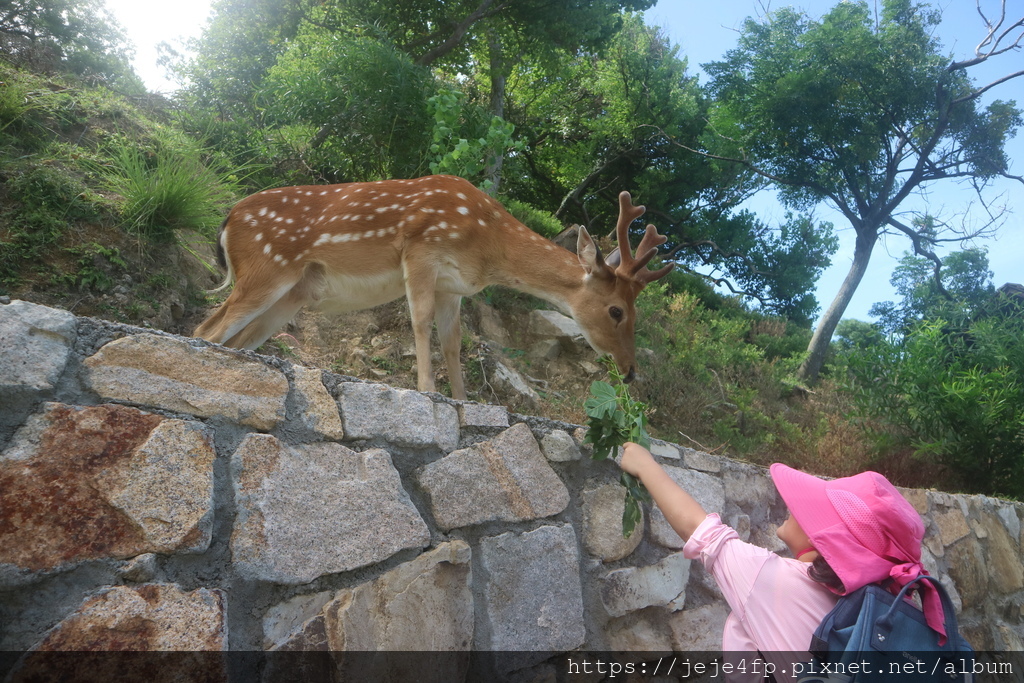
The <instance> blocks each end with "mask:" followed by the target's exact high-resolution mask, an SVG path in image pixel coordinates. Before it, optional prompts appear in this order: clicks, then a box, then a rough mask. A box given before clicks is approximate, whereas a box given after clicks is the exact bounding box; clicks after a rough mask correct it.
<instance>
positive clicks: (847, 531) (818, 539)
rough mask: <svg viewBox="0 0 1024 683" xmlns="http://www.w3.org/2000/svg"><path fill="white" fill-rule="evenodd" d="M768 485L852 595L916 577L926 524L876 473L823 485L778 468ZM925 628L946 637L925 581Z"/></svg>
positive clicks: (936, 600) (935, 595) (933, 595)
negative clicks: (871, 586) (890, 581)
mask: <svg viewBox="0 0 1024 683" xmlns="http://www.w3.org/2000/svg"><path fill="white" fill-rule="evenodd" d="M771 475H772V480H773V481H774V482H775V487H776V488H777V489H778V490H779V494H780V495H781V496H782V499H783V500H784V501H785V502H786V505H787V506H788V507H789V511H790V513H792V515H793V518H794V519H796V522H797V524H799V525H800V528H802V529H803V530H804V532H805V533H806V534H807V536H808V537H809V538H810V539H811V543H812V544H813V545H814V549H815V550H817V551H818V552H819V553H820V554H821V556H822V557H824V558H825V561H826V562H828V564H829V566H830V567H832V569H833V570H834V571H835V573H836V575H837V576H839V579H840V580H841V581H842V582H843V585H844V586H845V588H846V592H847V593H850V592H852V591H855V590H857V589H858V588H860V587H861V586H864V585H867V584H869V583H876V582H879V581H883V580H885V579H890V578H891V579H893V580H894V581H895V582H896V585H897V586H903V585H904V584H906V583H907V582H909V581H910V580H912V579H914V578H916V577H917V576H918V575H920V574H927V573H928V572H926V571H925V569H924V567H923V566H922V565H921V539H922V538H923V537H924V524H923V523H922V522H921V516H920V515H919V514H918V513H917V510H915V509H914V508H913V506H912V505H911V504H910V503H909V502H907V499H906V498H904V497H903V496H902V495H901V494H900V492H899V491H897V490H896V487H895V486H893V485H892V484H891V483H889V480H888V479H886V478H885V477H883V476H882V475H881V474H879V473H877V472H861V473H860V474H856V475H854V476H852V477H843V478H841V479H832V480H829V481H826V480H824V479H819V478H818V477H815V476H812V475H810V474H805V473H803V472H800V471H799V470H795V469H793V468H792V467H788V466H786V465H783V464H781V463H775V464H774V465H772V466H771ZM923 586H924V587H923V588H922V591H923V595H922V600H923V602H924V612H925V617H926V618H927V621H928V625H929V626H930V627H931V628H932V629H933V630H935V631H938V632H939V633H940V634H942V635H943V636H945V628H944V627H943V614H942V605H941V601H940V599H939V596H938V593H937V591H935V589H934V587H933V586H932V585H931V584H930V583H928V582H923Z"/></svg>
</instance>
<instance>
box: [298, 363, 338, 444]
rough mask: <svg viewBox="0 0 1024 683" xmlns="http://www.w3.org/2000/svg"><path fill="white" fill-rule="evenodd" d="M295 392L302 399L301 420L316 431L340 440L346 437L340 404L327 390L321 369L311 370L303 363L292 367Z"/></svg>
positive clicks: (300, 407) (300, 406)
mask: <svg viewBox="0 0 1024 683" xmlns="http://www.w3.org/2000/svg"><path fill="white" fill-rule="evenodd" d="M292 372H293V374H294V377H295V379H294V386H295V393H296V395H297V396H298V398H299V400H300V405H299V421H300V422H302V423H303V424H304V425H306V426H307V427H308V428H309V429H312V430H313V431H314V432H316V433H318V434H320V435H322V436H325V437H327V438H328V439H336V440H338V441H340V440H342V439H344V438H345V428H344V426H342V424H341V415H340V414H339V413H338V404H337V403H335V402H334V399H333V398H332V397H331V395H330V394H329V393H328V392H327V387H325V386H324V383H323V381H322V380H321V376H322V374H323V373H322V372H321V371H320V370H311V369H309V368H304V367H302V366H301V365H295V366H293V367H292Z"/></svg>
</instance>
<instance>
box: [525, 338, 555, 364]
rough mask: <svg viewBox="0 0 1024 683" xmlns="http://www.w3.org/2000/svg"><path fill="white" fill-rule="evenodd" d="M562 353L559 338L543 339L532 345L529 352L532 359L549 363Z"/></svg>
mask: <svg viewBox="0 0 1024 683" xmlns="http://www.w3.org/2000/svg"><path fill="white" fill-rule="evenodd" d="M561 353H562V344H561V342H559V341H558V340H557V339H541V340H540V341H538V342H536V343H535V344H533V345H532V346H531V347H530V351H529V353H528V354H527V355H528V356H529V357H530V359H531V360H535V361H539V362H542V363H547V362H551V361H553V360H555V359H556V358H558V356H559V355H560V354H561Z"/></svg>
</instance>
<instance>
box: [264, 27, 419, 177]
mask: <svg viewBox="0 0 1024 683" xmlns="http://www.w3.org/2000/svg"><path fill="white" fill-rule="evenodd" d="M435 90H436V85H435V83H434V78H433V75H432V74H431V72H430V70H429V69H427V68H425V67H422V66H419V65H416V64H414V63H413V61H412V60H411V59H410V58H409V56H408V55H407V54H406V53H404V52H402V51H401V50H400V49H398V48H397V47H396V46H394V45H393V44H391V43H389V42H387V41H384V40H380V39H379V38H377V37H375V36H372V35H347V34H344V33H340V32H335V33H326V32H324V31H323V30H321V29H319V28H318V27H316V26H304V27H303V29H301V30H300V31H299V33H298V35H297V37H296V38H295V39H294V40H293V41H292V43H291V44H290V45H289V47H288V49H287V50H286V51H284V52H283V53H282V54H281V55H280V56H279V57H278V58H277V61H276V63H275V64H274V66H273V67H271V68H270V69H269V71H268V72H267V75H266V78H265V82H264V83H263V85H262V87H261V89H260V92H261V93H262V97H263V98H264V99H265V100H266V103H267V104H266V110H265V111H266V115H265V119H264V123H265V125H266V126H267V127H268V128H270V131H268V132H270V134H271V135H272V137H273V139H274V140H275V141H276V142H275V144H277V145H278V146H280V147H281V148H282V149H281V152H282V153H286V154H291V155H292V156H299V157H301V158H302V159H303V161H304V163H306V164H307V165H310V166H312V167H313V168H314V169H316V170H317V171H318V172H319V173H320V174H321V175H322V176H323V177H326V178H328V179H333V180H354V179H358V180H368V179H371V178H392V177H399V178H405V177H414V176H416V175H420V173H419V170H420V169H421V168H425V163H424V159H423V154H424V150H425V149H426V148H427V146H428V143H429V140H430V138H429V135H430V130H431V120H430V116H429V114H428V108H427V101H428V100H429V98H430V97H431V96H432V95H433V94H434V92H435Z"/></svg>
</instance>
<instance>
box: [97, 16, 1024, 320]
mask: <svg viewBox="0 0 1024 683" xmlns="http://www.w3.org/2000/svg"><path fill="white" fill-rule="evenodd" d="M837 1H838V0H792V1H783V2H778V1H776V2H771V0H715V1H714V2H710V3H707V2H700V3H694V2H686V1H684V0H659V2H658V3H657V4H656V5H655V6H654V7H653V8H652V9H650V10H648V11H647V12H646V13H645V16H646V18H647V23H648V24H652V25H657V26H661V27H662V28H664V29H665V32H666V34H667V35H668V37H669V38H670V39H671V41H672V42H673V43H675V44H676V45H678V46H679V48H680V50H679V55H680V56H681V57H686V58H687V59H688V61H689V68H690V71H691V73H694V74H697V75H698V77H700V79H701V82H706V78H705V76H704V73H703V71H702V70H701V68H700V65H701V64H703V63H706V62H710V61H715V60H718V59H721V58H722V57H723V56H724V54H725V53H726V51H727V50H729V49H731V48H732V47H734V46H735V44H736V38H737V36H738V31H739V29H740V28H741V27H742V24H743V21H744V19H746V18H747V17H758V16H761V15H763V14H764V13H765V8H768V9H778V8H779V7H783V6H787V5H792V6H795V7H798V8H800V9H803V10H805V11H806V12H807V13H808V14H810V15H811V16H814V17H819V16H821V15H822V14H825V13H826V12H828V10H829V9H831V8H832V7H833V6H835V4H836V3H837ZM869 1H871V2H874V0H869ZM981 3H982V8H983V9H985V10H986V11H988V12H989V13H990V14H992V13H993V12H994V10H995V9H998V6H999V2H998V0H981ZM209 4H210V0H176V2H173V3H149V2H140V1H139V0H106V5H107V8H108V9H109V10H110V11H111V13H112V14H113V15H114V16H115V18H116V19H117V20H118V22H119V23H120V24H121V25H122V26H123V27H124V28H125V30H126V31H127V33H128V35H129V37H130V38H131V40H132V41H133V42H134V43H135V49H136V55H135V61H134V67H135V70H136V72H137V73H138V74H139V76H140V77H141V78H142V79H143V81H145V83H146V85H147V87H148V88H149V89H150V90H154V91H158V92H165V93H170V92H173V91H174V89H175V88H176V87H177V84H175V83H174V82H172V81H170V80H168V79H167V78H166V77H165V74H164V73H163V69H162V68H161V67H159V66H157V63H156V61H157V50H156V46H157V44H158V43H160V42H163V41H166V42H168V43H170V44H171V45H172V46H174V47H176V48H178V49H181V43H182V41H183V40H184V39H186V38H188V37H194V36H198V35H199V34H200V33H201V32H202V29H203V27H204V26H205V25H206V22H207V20H208V19H209V12H210V9H209ZM931 4H932V5H933V6H935V7H937V8H939V9H941V10H942V13H943V21H942V23H941V25H940V26H939V28H938V34H939V38H940V40H941V42H942V44H943V47H944V48H945V49H946V50H947V51H951V52H952V53H953V54H954V56H955V57H956V58H958V59H962V58H964V57H967V56H970V55H973V53H974V47H975V45H976V44H977V43H978V42H979V40H980V39H981V38H982V37H983V36H984V24H983V22H982V20H981V18H980V17H979V16H978V13H977V10H976V7H975V2H974V0H932V2H931ZM1007 6H1008V8H1009V9H1008V11H1009V12H1011V13H1013V14H1015V16H1020V15H1021V14H1024V0H1007ZM990 8H991V9H990ZM1022 65H1024V51H1018V52H1016V53H1014V54H1009V55H1006V56H1005V57H1003V58H1001V59H996V60H993V63H992V64H991V67H990V65H988V64H986V65H984V66H985V67H986V70H985V71H984V72H982V71H981V70H980V69H979V70H978V72H977V75H976V76H975V80H976V81H977V82H981V81H982V80H984V79H986V78H987V79H993V78H995V77H997V76H1002V75H1006V74H1008V73H1010V72H1013V71H1017V70H1019V69H1020V68H1021V66H1022ZM985 82H986V83H987V82H988V81H987V80H986V81H985ZM992 95H993V97H992V98H989V99H993V98H997V99H1003V100H1009V99H1013V100H1016V102H1017V104H1018V106H1021V107H1024V76H1022V77H1019V78H1017V79H1015V80H1013V81H1010V82H1008V83H1004V84H1002V85H1000V86H998V87H997V88H994V89H993V91H992ZM986 101H987V100H986ZM1007 151H1008V154H1009V158H1010V160H1011V167H1010V171H1011V173H1014V174H1016V175H1024V130H1022V131H1021V132H1020V133H1018V135H1017V137H1016V138H1014V139H1013V140H1011V141H1010V143H1009V144H1008V146H1007ZM986 196H987V197H989V198H990V199H991V198H996V199H997V201H996V203H1003V204H1006V205H1007V208H1008V209H1009V210H1010V211H1011V213H1010V214H1009V217H1008V218H1007V219H1006V221H1005V222H1004V223H1003V224H1002V226H1001V227H1000V228H999V231H998V232H997V233H996V236H995V238H991V239H985V240H981V241H979V242H977V243H976V245H975V246H981V247H985V248H987V249H988V255H989V265H990V268H991V270H992V271H993V274H994V275H993V283H994V284H995V286H996V287H998V286H1000V285H1002V284H1004V283H1006V282H1016V283H1024V185H1022V184H1020V183H1014V182H1011V181H1002V182H1000V183H998V184H997V186H996V188H995V189H994V191H993V190H990V191H989V193H988V194H987V195H986ZM914 201H915V208H920V207H925V206H927V208H928V210H929V211H930V212H932V213H933V214H935V215H938V216H940V217H945V218H947V219H950V220H952V219H954V218H955V217H956V216H957V215H960V214H965V213H966V215H967V216H968V219H969V220H970V218H971V216H972V211H971V210H972V207H973V208H974V211H973V215H974V220H978V218H977V216H978V215H979V213H978V211H977V198H976V196H975V195H974V193H973V191H969V190H963V189H961V188H960V186H958V185H957V183H955V182H954V181H944V182H943V183H937V184H935V185H933V186H932V190H931V192H930V194H929V195H928V196H925V197H919V198H916V199H915V200H914ZM749 208H751V209H752V210H754V211H756V212H757V213H758V215H759V216H760V218H761V219H762V220H763V221H765V222H767V223H769V224H777V223H779V222H781V221H782V219H783V217H784V214H785V210H784V209H783V208H782V207H781V206H780V205H779V204H778V203H777V202H775V201H774V200H773V198H772V197H771V195H769V194H763V195H758V196H757V197H755V198H754V199H753V200H752V203H751V204H750V206H749ZM814 216H815V217H816V218H817V219H819V220H825V221H830V222H832V223H833V225H834V226H835V229H836V233H837V235H838V236H839V239H840V248H839V251H838V252H837V253H836V254H835V256H833V259H832V266H831V267H830V268H828V269H827V270H826V271H825V272H824V273H823V275H822V277H821V279H820V280H819V282H818V287H817V291H816V296H817V299H818V304H819V305H820V307H821V310H822V311H824V310H825V309H826V308H827V307H828V305H829V304H830V303H831V302H832V299H833V298H834V297H835V295H836V293H837V292H838V291H839V287H840V285H841V284H842V281H843V279H844V278H845V277H846V274H847V272H848V271H849V268H850V264H851V263H852V258H853V240H854V235H853V230H852V228H850V227H849V226H848V225H847V224H846V223H845V220H844V219H843V217H842V216H841V215H839V214H838V213H836V212H834V211H832V210H830V209H828V208H827V207H826V206H824V205H822V206H821V207H819V208H817V209H815V211H814ZM953 248H959V246H957V245H954V247H953ZM911 249H912V247H911V245H910V243H909V241H908V240H907V239H906V238H901V237H887V238H883V239H882V240H881V241H880V242H879V243H878V244H877V245H876V246H875V250H874V253H873V255H872V258H871V265H870V266H869V269H868V272H867V274H866V275H865V276H864V279H863V281H862V282H861V284H860V287H859V288H858V289H857V292H856V294H855V295H854V298H853V300H852V301H851V303H850V305H849V306H848V307H847V309H846V313H845V315H844V317H847V318H857V319H859V320H870V319H871V317H870V316H869V315H868V311H869V310H870V308H871V306H872V304H874V303H877V302H880V301H892V300H896V299H897V296H896V295H895V293H894V290H893V288H892V286H891V284H890V276H891V274H892V271H893V268H894V267H895V266H896V265H897V262H898V260H899V259H900V258H901V257H902V256H903V254H904V253H905V252H907V251H909V250H911Z"/></svg>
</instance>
